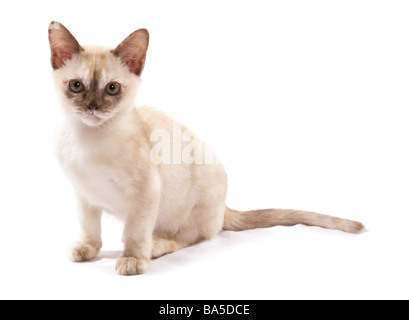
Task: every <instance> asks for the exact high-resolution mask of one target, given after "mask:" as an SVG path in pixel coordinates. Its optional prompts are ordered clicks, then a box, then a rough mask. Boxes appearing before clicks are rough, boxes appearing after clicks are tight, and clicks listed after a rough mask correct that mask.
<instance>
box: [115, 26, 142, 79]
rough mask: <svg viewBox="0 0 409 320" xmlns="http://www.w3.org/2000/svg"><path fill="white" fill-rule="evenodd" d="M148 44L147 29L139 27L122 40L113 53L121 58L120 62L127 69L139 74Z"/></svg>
mask: <svg viewBox="0 0 409 320" xmlns="http://www.w3.org/2000/svg"><path fill="white" fill-rule="evenodd" d="M148 45H149V32H148V30H146V29H139V30H137V31H135V32H134V33H131V34H130V35H129V37H128V38H126V39H125V40H124V41H122V42H121V44H120V45H119V46H118V47H116V49H115V50H114V51H113V53H114V55H116V56H118V57H119V58H120V59H121V61H122V63H123V64H124V65H126V66H127V67H128V68H129V71H131V72H133V73H135V74H136V75H138V76H140V75H141V73H142V70H143V67H144V65H145V58H146V51H147V50H148Z"/></svg>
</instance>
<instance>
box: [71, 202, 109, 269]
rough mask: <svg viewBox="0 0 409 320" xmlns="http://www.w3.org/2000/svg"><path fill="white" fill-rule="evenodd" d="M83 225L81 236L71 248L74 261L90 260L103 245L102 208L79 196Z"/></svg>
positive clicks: (79, 211) (80, 216)
mask: <svg viewBox="0 0 409 320" xmlns="http://www.w3.org/2000/svg"><path fill="white" fill-rule="evenodd" d="M77 200H78V213H79V221H80V227H81V233H80V238H79V240H78V241H77V242H75V243H74V244H73V245H72V246H71V248H70V249H69V252H68V255H69V258H70V259H71V260H72V261H74V262H81V261H88V260H91V259H93V258H95V257H96V256H97V254H98V253H99V250H100V249H101V247H102V239H101V215H102V209H100V208H97V207H94V206H92V205H90V204H89V203H88V202H87V201H86V200H85V199H84V198H83V197H81V196H77Z"/></svg>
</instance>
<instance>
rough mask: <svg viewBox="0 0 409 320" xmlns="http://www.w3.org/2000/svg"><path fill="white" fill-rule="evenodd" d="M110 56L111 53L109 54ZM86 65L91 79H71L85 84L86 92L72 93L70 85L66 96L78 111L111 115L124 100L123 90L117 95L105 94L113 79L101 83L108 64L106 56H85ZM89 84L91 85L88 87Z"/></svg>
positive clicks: (67, 86) (89, 54) (88, 54)
mask: <svg viewBox="0 0 409 320" xmlns="http://www.w3.org/2000/svg"><path fill="white" fill-rule="evenodd" d="M108 54H109V53H108ZM83 57H84V59H85V63H86V65H87V67H88V70H89V74H91V75H92V76H91V78H90V79H87V80H88V81H84V79H70V80H78V81H81V82H82V83H84V91H82V92H80V93H74V92H72V91H71V89H70V87H69V85H68V83H67V85H66V90H65V95H66V97H67V98H68V99H69V100H70V101H71V102H72V104H73V105H74V106H75V107H76V109H77V111H80V112H88V111H89V109H90V108H95V109H96V110H97V111H99V112H101V113H110V112H112V110H113V109H115V107H116V105H117V104H118V103H119V101H120V100H121V98H122V88H121V90H120V91H119V93H118V94H117V95H114V96H112V95H109V94H107V93H106V92H105V86H106V85H107V84H108V83H109V82H110V81H112V80H113V79H107V81H108V82H107V83H101V78H102V73H103V70H104V67H105V66H106V64H107V61H108V59H107V56H106V54H92V53H87V54H84V56H83ZM85 82H88V83H89V85H86V84H85Z"/></svg>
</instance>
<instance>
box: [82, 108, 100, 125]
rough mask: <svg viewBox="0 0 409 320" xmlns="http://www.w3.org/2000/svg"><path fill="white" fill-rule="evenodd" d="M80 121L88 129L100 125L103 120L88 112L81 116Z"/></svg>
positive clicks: (93, 112)
mask: <svg viewBox="0 0 409 320" xmlns="http://www.w3.org/2000/svg"><path fill="white" fill-rule="evenodd" d="M82 121H83V122H84V123H85V124H86V125H88V126H90V127H95V126H97V125H100V124H101V123H102V122H103V121H104V119H102V118H101V117H100V116H99V115H97V114H96V113H95V111H88V112H86V113H85V114H84V115H83V117H82Z"/></svg>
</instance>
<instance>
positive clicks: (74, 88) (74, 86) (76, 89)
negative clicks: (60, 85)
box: [69, 80, 84, 93]
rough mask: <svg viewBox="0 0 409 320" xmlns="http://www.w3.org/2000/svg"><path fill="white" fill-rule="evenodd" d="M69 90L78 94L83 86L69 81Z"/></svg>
mask: <svg viewBox="0 0 409 320" xmlns="http://www.w3.org/2000/svg"><path fill="white" fill-rule="evenodd" d="M69 86H70V90H71V91H72V92H74V93H80V92H82V91H84V85H83V83H82V82H81V81H79V80H71V81H70V83H69Z"/></svg>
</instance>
